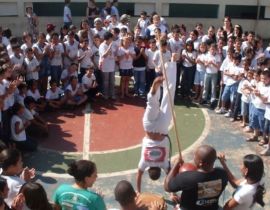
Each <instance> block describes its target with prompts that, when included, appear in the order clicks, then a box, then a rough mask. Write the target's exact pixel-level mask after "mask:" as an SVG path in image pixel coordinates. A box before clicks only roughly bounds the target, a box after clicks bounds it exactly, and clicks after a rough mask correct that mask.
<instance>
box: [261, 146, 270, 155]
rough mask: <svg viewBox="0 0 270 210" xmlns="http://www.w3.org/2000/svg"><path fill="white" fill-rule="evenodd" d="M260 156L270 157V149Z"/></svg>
mask: <svg viewBox="0 0 270 210" xmlns="http://www.w3.org/2000/svg"><path fill="white" fill-rule="evenodd" d="M260 155H262V156H270V148H267V149H265V150H263V151H262V152H261V153H260Z"/></svg>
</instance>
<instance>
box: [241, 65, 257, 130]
mask: <svg viewBox="0 0 270 210" xmlns="http://www.w3.org/2000/svg"><path fill="white" fill-rule="evenodd" d="M253 73H254V72H253V71H252V70H249V71H248V73H247V76H246V78H244V80H243V83H242V84H241V87H240V88H241V92H242V97H241V115H242V117H243V124H242V127H243V128H244V127H246V126H247V125H248V121H249V105H250V102H251V99H250V94H251V92H252V85H251V80H252V79H253Z"/></svg>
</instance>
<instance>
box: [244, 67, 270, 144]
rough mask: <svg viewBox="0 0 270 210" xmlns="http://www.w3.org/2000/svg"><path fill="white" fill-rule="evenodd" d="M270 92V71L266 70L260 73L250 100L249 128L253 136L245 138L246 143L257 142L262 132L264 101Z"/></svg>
mask: <svg viewBox="0 0 270 210" xmlns="http://www.w3.org/2000/svg"><path fill="white" fill-rule="evenodd" d="M269 92H270V71H269V70H266V71H263V72H262V73H261V76H260V82H259V83H258V85H257V86H256V89H254V90H253V97H254V99H253V100H252V104H253V113H252V116H251V120H250V121H251V127H252V128H253V129H254V133H253V136H252V137H250V138H247V139H246V140H247V141H249V142H250V141H258V139H259V135H260V133H263V132H264V121H265V118H264V115H265V109H266V104H265V102H266V100H267V97H268V95H269Z"/></svg>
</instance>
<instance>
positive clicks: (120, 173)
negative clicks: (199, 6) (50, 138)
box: [36, 108, 211, 178]
mask: <svg viewBox="0 0 270 210" xmlns="http://www.w3.org/2000/svg"><path fill="white" fill-rule="evenodd" d="M201 110H202V112H203V115H204V119H205V124H204V130H203V132H202V134H201V135H200V137H199V138H198V139H197V140H196V141H195V142H194V143H193V144H192V145H190V146H189V147H188V148H187V149H185V150H183V151H182V154H183V156H186V155H188V154H190V153H193V152H194V150H195V148H197V147H198V146H199V145H200V144H202V143H203V141H204V140H205V139H206V137H207V135H208V134H209V131H210V125H211V120H210V116H209V114H208V112H207V110H206V109H205V108H201ZM89 117H90V114H89ZM89 126H90V119H89ZM88 131H89V136H90V127H89V129H88ZM89 142H90V137H89ZM88 148H89V147H88ZM176 157H178V155H175V156H173V157H172V158H171V161H172V162H174V159H175V158H176ZM87 158H89V157H87ZM136 172H137V169H131V170H124V171H118V172H112V173H99V174H98V176H99V177H100V178H108V177H115V176H123V175H128V174H134V173H136ZM36 173H37V174H38V175H42V176H44V177H54V178H72V177H71V176H70V175H68V174H57V173H52V172H45V173H44V172H41V171H37V172H36Z"/></svg>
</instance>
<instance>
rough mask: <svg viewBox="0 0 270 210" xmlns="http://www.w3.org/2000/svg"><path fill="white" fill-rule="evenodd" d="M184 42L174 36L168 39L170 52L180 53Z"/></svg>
mask: <svg viewBox="0 0 270 210" xmlns="http://www.w3.org/2000/svg"><path fill="white" fill-rule="evenodd" d="M184 45H185V44H184V42H183V41H182V40H181V39H179V40H175V39H174V38H171V39H169V46H170V49H171V52H172V53H178V54H179V55H180V54H181V51H182V50H183V49H184Z"/></svg>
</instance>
